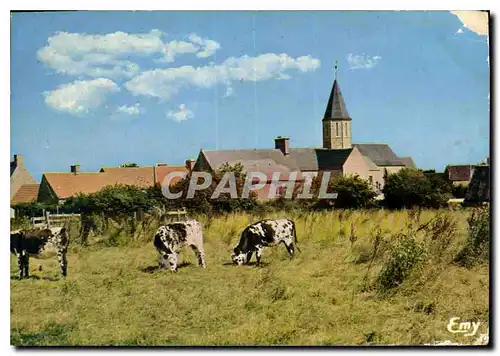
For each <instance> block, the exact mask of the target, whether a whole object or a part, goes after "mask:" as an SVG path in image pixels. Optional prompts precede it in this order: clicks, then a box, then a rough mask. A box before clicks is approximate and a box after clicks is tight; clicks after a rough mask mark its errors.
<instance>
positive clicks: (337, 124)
mask: <svg viewBox="0 0 500 356" xmlns="http://www.w3.org/2000/svg"><path fill="white" fill-rule="evenodd" d="M335 128H336V130H337V135H336V136H338V135H339V123H338V122H336V123H335Z"/></svg>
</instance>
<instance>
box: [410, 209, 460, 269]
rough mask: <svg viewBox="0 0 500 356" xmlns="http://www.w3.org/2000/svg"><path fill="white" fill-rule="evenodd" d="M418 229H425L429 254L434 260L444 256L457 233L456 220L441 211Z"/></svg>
mask: <svg viewBox="0 0 500 356" xmlns="http://www.w3.org/2000/svg"><path fill="white" fill-rule="evenodd" d="M419 229H423V230H425V234H426V237H427V238H428V239H429V242H428V243H429V255H430V256H432V258H433V260H435V261H437V260H440V259H441V258H442V257H444V256H445V253H446V252H447V251H448V248H449V246H450V244H451V242H452V241H453V239H454V238H455V237H456V236H457V233H458V226H457V221H456V220H455V219H454V218H453V217H452V216H451V215H450V214H443V213H439V214H438V215H436V216H435V217H434V218H433V219H432V220H430V221H429V223H428V224H425V225H422V226H421V227H420V228H419Z"/></svg>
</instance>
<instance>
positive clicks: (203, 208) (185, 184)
mask: <svg viewBox="0 0 500 356" xmlns="http://www.w3.org/2000/svg"><path fill="white" fill-rule="evenodd" d="M228 172H230V173H232V174H234V176H235V178H236V182H235V183H236V192H237V196H238V198H236V199H233V198H231V195H230V194H229V193H221V194H220V195H219V196H218V198H216V199H212V195H213V194H214V192H215V189H216V188H217V186H218V184H219V183H220V182H221V180H222V179H223V178H224V175H225V174H226V173H228ZM245 178H246V173H245V171H244V167H243V165H242V164H241V163H236V164H235V165H234V166H231V165H229V164H228V163H225V164H223V165H222V166H221V167H220V168H219V169H218V170H217V171H215V172H213V173H212V183H211V185H210V186H209V187H208V188H206V189H203V190H198V191H196V192H195V193H194V197H193V198H187V193H188V190H189V184H190V180H191V177H190V176H187V177H186V178H184V179H182V180H181V181H179V182H178V183H177V184H176V186H175V187H173V188H172V189H171V191H172V193H176V192H182V198H181V199H176V202H175V204H179V205H181V206H183V207H185V208H187V210H188V211H189V212H192V213H205V214H209V215H211V214H221V213H230V212H237V211H253V210H256V209H257V208H258V207H259V203H258V201H257V194H256V193H255V192H250V194H249V196H248V198H241V195H242V192H243V187H244V182H245ZM197 183H198V184H202V183H203V179H202V178H200V179H199V181H198V182H197ZM224 187H225V188H227V187H229V183H228V182H226V184H225V185H224Z"/></svg>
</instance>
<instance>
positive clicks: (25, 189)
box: [10, 154, 40, 206]
mask: <svg viewBox="0 0 500 356" xmlns="http://www.w3.org/2000/svg"><path fill="white" fill-rule="evenodd" d="M39 187H40V185H39V184H38V183H37V181H36V180H35V178H33V177H32V176H31V174H30V173H29V172H28V171H27V170H26V167H25V166H24V159H23V156H21V155H19V154H16V155H14V160H13V161H11V162H10V205H11V206H13V205H15V204H19V203H28V202H31V201H34V200H36V199H37V196H38V189H39Z"/></svg>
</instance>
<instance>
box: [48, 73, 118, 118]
mask: <svg viewBox="0 0 500 356" xmlns="http://www.w3.org/2000/svg"><path fill="white" fill-rule="evenodd" d="M118 91H120V88H118V86H117V85H116V84H115V83H114V82H113V81H112V80H110V79H107V78H98V79H93V80H77V81H74V82H72V83H69V84H64V85H60V86H59V87H58V88H57V89H55V90H53V91H49V92H45V93H44V96H45V103H46V104H47V105H48V106H50V107H51V108H53V109H54V110H58V111H65V112H68V113H70V114H85V113H88V112H89V111H91V110H92V109H96V108H98V107H99V106H101V105H102V104H104V103H105V102H106V100H107V96H108V95H109V94H110V93H115V92H118Z"/></svg>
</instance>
